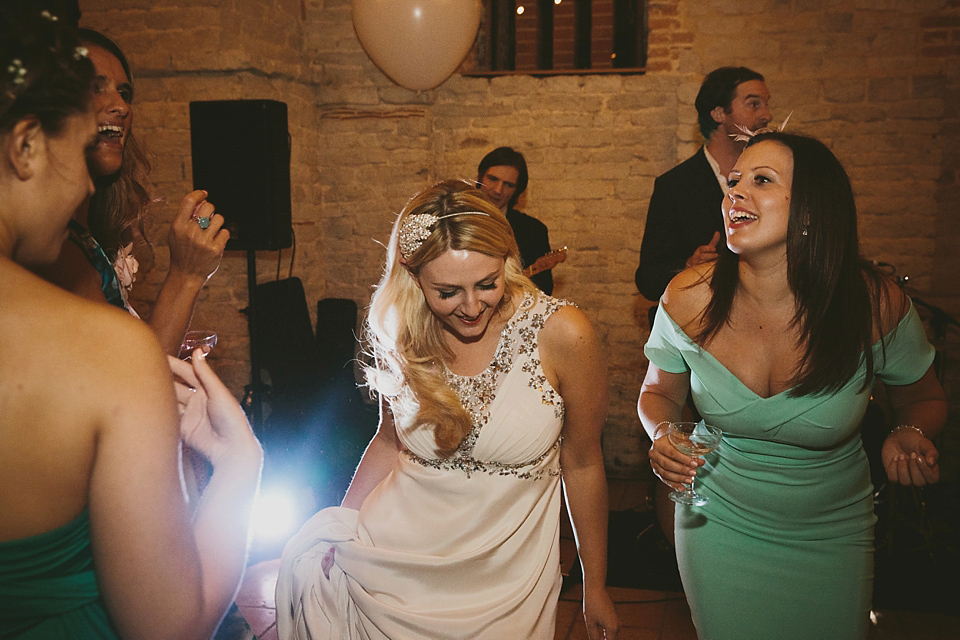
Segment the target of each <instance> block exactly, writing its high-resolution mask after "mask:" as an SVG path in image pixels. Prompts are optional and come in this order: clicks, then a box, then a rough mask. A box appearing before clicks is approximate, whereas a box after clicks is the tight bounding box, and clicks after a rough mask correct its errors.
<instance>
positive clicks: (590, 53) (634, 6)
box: [467, 0, 647, 75]
mask: <svg viewBox="0 0 960 640" xmlns="http://www.w3.org/2000/svg"><path fill="white" fill-rule="evenodd" d="M474 61H475V64H474V68H473V69H472V70H471V71H468V72H467V73H468V75H498V74H504V73H526V74H530V75H547V74H578V73H625V72H642V71H643V68H644V66H645V65H646V62H647V0H483V19H482V21H481V24H480V33H479V35H478V37H477V44H476V51H475V56H474Z"/></svg>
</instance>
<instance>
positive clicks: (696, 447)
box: [667, 420, 722, 507]
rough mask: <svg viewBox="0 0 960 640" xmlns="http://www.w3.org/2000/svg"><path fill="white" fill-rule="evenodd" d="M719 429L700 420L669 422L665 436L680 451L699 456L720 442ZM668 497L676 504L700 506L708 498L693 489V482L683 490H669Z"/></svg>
mask: <svg viewBox="0 0 960 640" xmlns="http://www.w3.org/2000/svg"><path fill="white" fill-rule="evenodd" d="M721 435H722V433H721V431H720V429H718V428H716V427H712V426H710V425H708V424H704V423H703V421H702V420H701V421H700V422H671V423H670V427H669V428H668V429H667V438H668V439H669V440H670V444H672V445H673V446H674V447H676V448H677V450H678V451H680V453H685V454H687V455H688V456H694V457H697V458H699V457H700V456H703V455H706V454H708V453H710V452H711V451H713V450H714V449H716V448H717V446H718V445H719V444H720V438H721ZM670 499H671V500H673V501H674V502H676V503H678V504H690V505H693V506H695V507H702V506H703V505H705V504H707V503H708V502H709V501H710V499H709V498H707V497H706V496H701V495H700V494H698V493H697V492H696V491H694V490H693V482H691V483H690V485H689V486H687V487H686V488H685V489H684V490H683V491H671V492H670Z"/></svg>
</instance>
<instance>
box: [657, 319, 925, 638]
mask: <svg viewBox="0 0 960 640" xmlns="http://www.w3.org/2000/svg"><path fill="white" fill-rule="evenodd" d="M883 342H884V346H883V347H881V343H879V342H878V343H877V344H876V345H874V347H873V354H874V358H875V359H874V362H875V365H874V368H875V377H876V379H879V380H881V381H883V382H884V383H886V384H892V385H904V384H910V383H912V382H916V381H917V380H919V379H920V378H921V377H922V376H923V374H924V373H925V372H926V371H927V369H928V368H929V366H930V364H931V362H932V361H933V356H934V350H933V347H932V346H931V345H930V343H929V342H928V341H927V337H926V334H925V332H924V329H923V325H922V324H921V322H920V318H919V316H918V315H917V312H916V310H915V309H914V308H913V306H912V305H911V307H910V310H909V312H908V313H907V315H906V316H904V318H903V319H902V320H901V321H900V323H899V325H898V326H897V327H896V328H895V329H894V330H893V331H891V332H890V333H889V334H888V335H887V336H885V337H884V341H883ZM644 353H645V354H646V356H647V358H648V359H649V360H650V362H652V363H653V364H655V365H656V366H657V367H658V368H660V369H662V370H663V371H667V372H670V373H687V372H689V373H690V390H691V393H692V395H693V399H694V402H695V404H696V407H697V410H698V411H699V412H700V414H701V415H702V416H703V419H704V420H705V421H706V422H707V423H708V424H713V425H716V426H717V427H719V428H720V429H722V430H723V433H724V436H723V442H722V443H721V444H720V446H719V447H718V448H717V450H716V451H714V452H712V453H710V454H708V455H707V456H706V458H705V462H706V464H704V466H703V467H701V468H700V469H699V470H698V471H697V480H696V483H697V492H698V493H701V494H703V495H706V496H708V497H709V498H710V502H709V504H707V505H706V506H703V507H688V506H680V505H678V506H677V509H676V516H675V532H676V545H677V561H678V564H679V567H680V574H681V578H682V580H683V588H684V591H685V592H686V595H687V600H688V602H689V604H690V610H691V612H692V614H693V621H694V624H695V625H696V627H697V633H698V635H699V637H700V640H771V639H776V640H791V639H796V640H813V639H830V640H847V639H852V638H865V637H866V634H867V624H868V616H869V611H870V599H871V593H872V589H873V525H874V523H875V521H876V518H875V516H874V513H873V501H872V490H873V487H872V485H871V482H870V473H869V468H868V463H867V458H866V454H865V453H864V451H863V447H862V445H861V440H860V436H859V430H858V427H859V424H860V420H861V418H862V417H863V414H864V411H865V410H866V406H867V402H868V401H869V398H870V393H871V388H872V384H871V385H870V386H869V387H868V388H867V389H865V390H864V389H863V382H864V375H865V370H864V368H863V367H861V369H860V371H859V372H858V374H857V376H856V377H855V378H854V379H852V380H850V382H849V383H848V384H847V385H846V386H845V387H843V388H842V389H841V390H839V391H838V392H835V393H831V394H822V395H816V396H802V397H793V396H790V395H789V393H788V392H787V391H784V392H783V393H780V394H777V395H775V396H771V397H769V398H762V397H760V396H758V395H757V394H755V393H754V392H753V391H751V390H750V389H748V388H747V387H746V386H745V385H744V384H743V383H742V382H740V380H739V379H737V378H736V377H735V376H734V375H733V374H732V373H730V372H729V371H728V370H727V369H726V368H725V367H724V366H723V365H722V364H720V362H719V361H717V360H716V359H715V358H714V357H713V356H712V355H711V354H710V353H709V352H707V351H705V350H704V349H702V348H700V347H699V346H698V345H697V344H695V343H694V342H693V341H692V340H691V339H690V338H689V337H688V336H687V335H686V334H685V333H684V332H683V330H681V329H680V327H678V326H677V324H676V323H675V322H674V321H673V319H672V318H671V317H670V316H669V314H667V313H666V311H664V309H663V305H660V308H659V310H658V312H657V316H656V320H655V322H654V326H653V330H652V332H651V335H650V339H649V340H648V342H647V344H646V346H645V347H644Z"/></svg>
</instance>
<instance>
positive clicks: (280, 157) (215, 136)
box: [190, 100, 293, 251]
mask: <svg viewBox="0 0 960 640" xmlns="http://www.w3.org/2000/svg"><path fill="white" fill-rule="evenodd" d="M190 150H191V152H192V154H193V187H194V189H205V190H206V191H207V192H208V193H209V194H210V195H209V197H208V200H209V201H210V202H211V203H212V204H213V206H214V207H216V210H217V213H219V214H220V215H222V216H223V217H224V219H225V220H226V223H225V226H226V227H227V229H229V230H230V241H229V242H228V243H227V249H241V250H244V249H254V250H266V251H277V250H279V249H286V248H288V247H290V246H291V245H292V244H293V228H292V227H291V225H290V134H289V133H288V131H287V105H286V104H285V103H283V102H277V101H276V100H211V101H197V102H191V103H190Z"/></svg>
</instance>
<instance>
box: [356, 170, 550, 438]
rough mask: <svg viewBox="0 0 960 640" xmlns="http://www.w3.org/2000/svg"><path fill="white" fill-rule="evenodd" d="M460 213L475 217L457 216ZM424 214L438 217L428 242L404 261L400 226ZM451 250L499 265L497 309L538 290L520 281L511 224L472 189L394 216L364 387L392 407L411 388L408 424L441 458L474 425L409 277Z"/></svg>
mask: <svg viewBox="0 0 960 640" xmlns="http://www.w3.org/2000/svg"><path fill="white" fill-rule="evenodd" d="M461 212H474V213H471V214H465V215H455V214H457V213H461ZM424 214H429V215H433V216H436V218H437V220H436V221H435V222H434V224H433V225H432V226H431V227H430V228H428V229H426V230H425V232H424V233H425V234H429V235H426V237H425V238H424V239H423V240H422V242H420V243H419V246H417V244H418V243H417V242H416V241H415V242H413V244H412V245H409V244H407V243H406V242H405V243H403V245H404V249H405V250H407V251H409V252H410V253H409V255H403V256H401V250H400V247H399V246H398V245H399V244H400V235H401V233H400V232H401V230H402V229H404V223H405V222H407V219H408V218H410V217H411V216H416V215H424ZM452 214H453V215H452ZM411 224H413V223H410V224H408V225H407V227H406V230H407V231H409V230H410V228H411ZM411 246H412V247H413V248H412V250H411ZM448 250H455V251H461V250H467V251H476V252H478V253H483V254H485V255H488V256H493V257H496V258H503V259H504V262H505V264H504V280H505V286H504V295H503V298H502V299H501V301H500V304H499V307H498V310H503V309H504V308H505V306H506V305H508V304H509V302H510V301H511V300H513V299H515V297H516V294H517V293H519V292H522V291H531V292H535V291H536V288H535V287H534V286H533V283H531V282H530V280H529V278H527V277H525V276H524V275H523V269H522V267H521V263H520V252H519V251H518V249H517V243H516V240H515V239H514V237H513V230H512V229H511V228H510V223H509V222H507V219H506V217H505V216H504V215H503V213H501V212H500V210H499V209H498V208H497V207H496V206H495V205H493V204H492V203H491V202H490V201H489V200H487V199H486V198H485V197H484V195H483V194H482V193H481V192H480V191H478V190H477V189H475V188H474V187H473V185H472V184H471V183H468V182H465V181H462V180H446V181H444V182H440V183H438V184H436V185H434V186H433V187H431V188H429V189H426V190H425V191H421V192H420V193H418V194H417V195H415V196H414V197H413V198H411V199H410V201H409V202H407V205H406V206H405V207H404V208H403V211H402V212H401V213H400V215H399V216H398V217H397V220H396V222H395V223H394V225H393V232H392V233H391V234H390V242H389V244H388V245H387V259H386V266H385V269H384V274H383V277H382V278H381V279H380V283H379V284H378V285H377V287H376V290H375V291H374V293H373V297H372V299H371V301H370V311H369V313H368V315H367V320H366V326H365V338H366V341H367V344H368V345H369V347H368V348H369V350H370V353H371V355H372V356H373V361H374V362H373V365H372V366H369V367H366V371H365V374H366V378H367V383H368V384H369V386H370V387H371V388H372V389H374V390H375V391H376V392H377V393H379V394H381V395H382V396H383V397H385V398H386V399H387V400H388V401H389V402H390V403H391V405H392V406H393V405H394V403H396V402H401V401H402V398H401V393H402V391H403V387H404V386H405V385H406V386H408V387H409V389H410V390H411V391H412V392H413V396H414V398H415V399H416V402H417V403H418V404H419V408H418V410H417V414H416V417H415V418H414V422H413V425H414V426H415V427H418V428H432V429H433V431H434V438H435V440H436V443H437V448H438V449H439V450H440V451H441V452H444V453H446V454H450V453H452V452H453V451H454V450H455V449H456V448H457V446H458V445H459V444H460V442H461V441H462V440H463V438H464V437H465V436H466V435H467V434H468V433H469V432H470V430H471V429H472V428H473V425H472V424H471V421H470V417H469V416H468V415H467V412H466V410H464V408H463V405H461V404H460V400H459V399H458V398H457V396H456V394H455V393H454V392H453V390H452V389H451V388H450V387H449V385H447V384H446V382H445V380H444V377H443V367H442V361H443V359H445V358H446V359H451V358H453V354H452V353H451V351H450V349H449V348H448V347H447V346H446V344H445V343H444V341H443V334H444V329H443V325H442V323H441V322H440V320H438V319H437V317H436V316H435V315H434V314H433V312H432V311H430V308H429V307H428V306H427V303H426V300H425V299H424V296H423V292H421V290H420V288H419V287H417V284H416V282H415V281H414V276H416V275H417V274H418V273H419V272H420V269H421V268H423V266H424V265H425V264H427V263H428V262H430V261H431V260H435V259H436V258H438V257H439V256H440V255H442V254H443V253H444V252H446V251H448ZM401 258H402V259H403V261H404V262H403V264H401Z"/></svg>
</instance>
